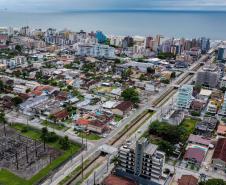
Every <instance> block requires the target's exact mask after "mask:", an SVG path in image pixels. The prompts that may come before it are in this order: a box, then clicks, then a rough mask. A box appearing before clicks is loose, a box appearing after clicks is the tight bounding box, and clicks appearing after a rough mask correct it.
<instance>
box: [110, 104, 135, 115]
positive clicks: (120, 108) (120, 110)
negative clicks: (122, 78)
mask: <svg viewBox="0 0 226 185" xmlns="http://www.w3.org/2000/svg"><path fill="white" fill-rule="evenodd" d="M132 107H133V104H132V102H130V101H123V102H121V103H120V104H118V105H117V106H116V107H115V108H114V109H112V112H113V114H115V115H119V116H124V115H125V114H127V113H128V112H129V111H131V110H132Z"/></svg>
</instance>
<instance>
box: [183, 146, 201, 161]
mask: <svg viewBox="0 0 226 185" xmlns="http://www.w3.org/2000/svg"><path fill="white" fill-rule="evenodd" d="M204 157H205V151H204V150H202V149H200V148H188V150H187V151H186V153H185V155H184V159H185V160H192V159H194V160H196V161H197V162H198V163H201V162H202V160H203V159H204Z"/></svg>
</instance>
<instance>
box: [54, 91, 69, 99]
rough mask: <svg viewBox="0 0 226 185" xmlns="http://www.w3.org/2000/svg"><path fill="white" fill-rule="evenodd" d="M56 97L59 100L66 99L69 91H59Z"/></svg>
mask: <svg viewBox="0 0 226 185" xmlns="http://www.w3.org/2000/svg"><path fill="white" fill-rule="evenodd" d="M56 99H57V100H59V101H66V100H67V99H68V93H67V92H66V91H59V92H58V93H57V95H56Z"/></svg>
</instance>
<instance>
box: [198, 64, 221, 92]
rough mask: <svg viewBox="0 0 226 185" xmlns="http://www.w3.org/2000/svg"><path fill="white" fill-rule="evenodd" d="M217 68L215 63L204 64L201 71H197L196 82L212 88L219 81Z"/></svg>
mask: <svg viewBox="0 0 226 185" xmlns="http://www.w3.org/2000/svg"><path fill="white" fill-rule="evenodd" d="M219 77H220V73H219V69H218V67H217V66H216V65H205V66H204V67H203V69H202V70H201V71H199V72H198V73H197V76H196V84H199V85H204V86H207V87H211V88H214V87H216V86H217V85H218V82H219Z"/></svg>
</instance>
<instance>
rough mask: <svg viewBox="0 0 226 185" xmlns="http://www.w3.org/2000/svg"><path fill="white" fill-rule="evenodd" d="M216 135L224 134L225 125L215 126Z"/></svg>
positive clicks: (225, 132) (225, 131)
mask: <svg viewBox="0 0 226 185" xmlns="http://www.w3.org/2000/svg"><path fill="white" fill-rule="evenodd" d="M217 135H219V136H224V137H225V136H226V125H222V124H220V125H218V127H217Z"/></svg>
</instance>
